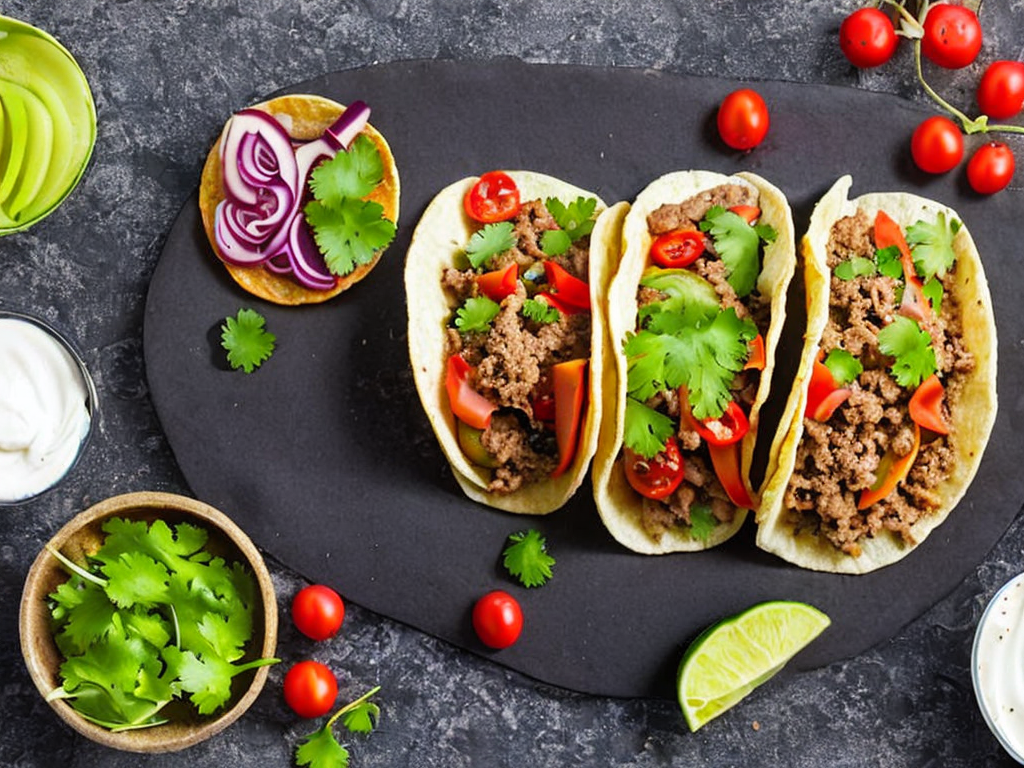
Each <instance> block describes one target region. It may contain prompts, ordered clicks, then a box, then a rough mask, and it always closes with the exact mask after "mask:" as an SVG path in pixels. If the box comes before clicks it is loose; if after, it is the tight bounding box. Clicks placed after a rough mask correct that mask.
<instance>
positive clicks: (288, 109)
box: [199, 94, 400, 305]
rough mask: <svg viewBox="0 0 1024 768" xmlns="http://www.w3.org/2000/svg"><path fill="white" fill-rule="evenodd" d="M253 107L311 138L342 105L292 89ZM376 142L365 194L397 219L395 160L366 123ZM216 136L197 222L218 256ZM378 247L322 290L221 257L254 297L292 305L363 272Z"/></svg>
mask: <svg viewBox="0 0 1024 768" xmlns="http://www.w3.org/2000/svg"><path fill="white" fill-rule="evenodd" d="M252 108H253V109H260V110H262V111H264V112H267V113H269V114H271V115H273V116H274V117H275V118H277V120H278V121H279V122H280V123H281V124H282V125H283V126H284V127H285V129H286V130H287V131H288V133H289V134H290V135H291V137H292V138H293V139H298V140H300V141H312V140H313V139H317V138H319V137H320V136H322V135H323V132H324V131H325V130H326V129H327V128H329V127H330V126H331V125H332V124H333V123H334V121H335V120H337V119H338V117H339V116H340V115H341V114H342V113H343V112H344V111H345V107H344V106H343V105H341V104H338V103H337V102H334V101H331V100H330V99H326V98H324V97H323V96H315V95H309V94H296V95H289V96H279V97H278V98H275V99H271V100H270V101H265V102H263V103H261V104H255V105H253V107H252ZM362 135H365V136H367V137H368V138H369V139H370V140H372V141H373V143H374V144H375V145H376V147H377V151H378V152H379V153H380V159H381V162H382V163H383V165H384V179H383V180H382V181H381V183H380V184H378V185H377V188H376V189H374V191H373V192H372V193H371V194H370V195H369V197H367V198H366V199H367V200H373V201H374V202H377V203H380V204H381V205H382V206H384V217H385V218H387V219H390V220H391V221H393V222H394V223H395V224H397V223H398V203H399V196H400V195H399V193H400V188H399V180H398V168H397V166H396V165H395V158H394V155H392V154H391V147H389V146H388V143H387V141H386V140H385V139H384V137H383V136H382V135H381V134H380V132H379V131H377V129H376V128H374V127H373V126H371V125H369V124H367V125H366V127H365V128H364V129H363V131H362ZM220 144H221V142H220V140H218V141H217V143H216V144H214V146H213V148H212V149H211V150H210V153H209V154H208V155H207V157H206V163H205V165H203V174H202V178H201V180H200V184H199V210H200V212H201V213H202V217H203V227H204V228H205V229H206V236H207V238H209V240H210V245H211V246H212V247H213V250H214V252H215V253H217V255H218V258H220V250H219V249H218V247H217V239H216V237H215V235H214V214H215V212H216V210H217V205H218V204H219V203H220V202H221V200H223V199H224V189H223V186H222V183H221V178H222V174H221V161H220ZM383 252H384V251H383V250H381V251H378V252H377V253H376V255H375V256H374V258H373V261H371V262H370V263H369V264H362V265H359V266H357V267H356V268H355V269H354V270H352V271H351V272H350V273H348V274H347V275H344V276H342V277H339V278H338V281H337V284H336V285H335V286H334V288H332V289H330V290H327V291H315V290H310V289H309V288H305V287H303V286H302V285H300V284H299V283H297V282H296V281H294V280H292V279H291V278H290V277H289V276H287V275H278V274H276V273H274V272H271V271H270V270H268V269H265V268H264V267H263V266H262V265H256V266H252V267H242V266H238V265H236V264H231V263H228V262H226V261H224V260H223V259H220V261H221V263H222V264H224V266H225V267H226V268H227V270H228V272H229V273H230V274H231V277H232V278H234V280H235V282H236V283H238V284H239V285H240V286H241V287H242V288H244V289H245V290H247V291H248V292H249V293H252V294H255V295H256V296H259V297H260V298H263V299H266V300H267V301H271V302H273V303H275V304H284V305H296V304H316V303H319V302H322V301H327V300H328V299H331V298H333V297H335V296H337V295H338V294H339V293H341V292H342V291H344V290H346V289H347V288H350V287H351V286H353V285H355V284H356V283H358V282H359V281H360V280H362V279H363V278H364V277H366V276H367V275H368V274H369V273H370V270H372V269H373V268H374V267H375V266H376V265H377V262H378V261H379V260H380V257H381V255H382V254H383Z"/></svg>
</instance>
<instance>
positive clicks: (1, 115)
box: [0, 16, 96, 235]
mask: <svg viewBox="0 0 1024 768" xmlns="http://www.w3.org/2000/svg"><path fill="white" fill-rule="evenodd" d="M95 143H96V107H95V105H94V104H93V100H92V93H91V91H90V90H89V83H88V81H86V79H85V75H84V74H83V73H82V70H81V68H80V67H79V66H78V62H76V61H75V59H74V57H73V56H72V55H71V54H70V53H69V52H68V50H67V49H66V48H65V47H64V46H63V45H61V44H60V43H59V42H57V41H56V40H55V39H54V38H53V37H52V36H50V35H49V34H47V33H46V32H43V31H42V30H41V29H37V28H36V27H33V26H31V25H30V24H26V23H24V22H22V21H18V20H16V19H11V18H8V17H6V16H0V235H6V234H10V233H12V232H19V231H21V230H23V229H26V228H28V227H30V226H32V225H33V224H35V223H36V222H37V221H39V220H40V219H42V218H43V217H44V216H46V215H47V214H49V213H50V212H51V211H53V210H54V209H55V208H56V207H57V206H58V205H59V204H60V203H61V201H63V200H64V198H65V197H67V196H68V195H69V194H70V193H71V190H73V189H74V188H75V185H76V184H78V180H79V179H80V178H82V174H83V173H84V172H85V168H86V165H88V163H89V158H90V157H91V156H92V150H93V146H94V145H95Z"/></svg>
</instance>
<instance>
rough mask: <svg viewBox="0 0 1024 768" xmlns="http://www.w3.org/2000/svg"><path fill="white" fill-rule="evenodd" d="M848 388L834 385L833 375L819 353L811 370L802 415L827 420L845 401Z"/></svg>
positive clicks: (848, 391)
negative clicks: (805, 404)
mask: <svg viewBox="0 0 1024 768" xmlns="http://www.w3.org/2000/svg"><path fill="white" fill-rule="evenodd" d="M849 396H850V390H849V389H846V388H845V387H844V388H840V387H837V386H836V380H835V377H833V376H832V371H830V370H829V369H828V366H827V365H825V364H824V363H823V362H822V361H821V355H819V356H818V357H817V358H816V359H815V361H814V368H813V370H812V371H811V383H810V385H809V386H808V387H807V406H806V407H805V408H804V417H805V418H808V419H814V420H815V421H828V420H829V419H830V418H832V414H833V413H835V410H836V408H838V407H839V406H840V405H842V404H843V403H845V402H846V399H847V398H848V397H849Z"/></svg>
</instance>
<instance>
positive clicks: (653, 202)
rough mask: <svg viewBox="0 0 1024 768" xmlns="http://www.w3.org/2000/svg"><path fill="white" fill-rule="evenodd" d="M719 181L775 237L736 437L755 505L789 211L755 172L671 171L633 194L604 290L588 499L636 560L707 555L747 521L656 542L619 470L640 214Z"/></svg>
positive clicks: (641, 254) (780, 318)
mask: <svg viewBox="0 0 1024 768" xmlns="http://www.w3.org/2000/svg"><path fill="white" fill-rule="evenodd" d="M725 183H737V184H743V185H745V186H752V187H754V188H756V189H757V190H758V193H759V198H760V207H761V222H763V223H765V224H770V225H771V226H772V227H774V228H775V231H776V233H777V237H776V239H775V242H773V243H770V244H768V245H767V246H766V247H765V249H764V259H763V264H762V269H761V273H760V275H759V276H758V279H757V290H758V291H760V292H761V293H762V294H763V295H765V296H768V297H770V306H771V310H770V311H771V321H770V325H769V328H768V332H767V333H766V334H765V339H764V341H765V359H766V363H765V368H764V371H762V373H761V378H760V382H759V383H758V389H757V393H756V396H755V400H754V403H753V405H752V407H751V412H750V414H749V419H750V432H749V433H748V434H747V436H746V437H744V438H743V441H742V444H741V474H742V475H743V479H744V483H745V484H746V485H747V490H748V491H749V492H750V493H751V498H752V499H754V500H755V503H756V499H757V493H756V490H755V489H753V488H751V487H750V479H749V478H750V468H751V465H752V463H753V456H754V447H755V445H756V440H757V433H758V426H759V422H760V419H759V415H760V410H761V406H762V405H763V404H764V402H765V401H766V400H767V399H768V394H769V391H770V388H771V379H772V373H773V371H774V367H775V363H774V361H775V353H776V349H777V347H778V345H779V339H780V338H781V334H782V327H783V325H784V323H785V317H786V291H787V288H788V286H789V282H790V280H791V279H792V277H793V273H794V271H795V268H796V256H795V234H794V231H793V217H792V212H791V211H790V208H789V204H788V202H787V201H786V197H785V195H784V194H782V192H781V191H780V190H779V189H778V188H776V187H775V186H773V185H772V184H770V183H769V182H767V181H766V180H765V179H762V178H761V177H759V176H756V175H755V174H751V173H740V174H736V175H735V176H725V175H723V174H719V173H713V172H709V171H678V172H675V173H670V174H668V175H666V176H663V177H661V178H660V179H657V180H656V181H654V182H652V183H651V184H650V185H649V186H648V187H647V188H646V189H644V190H643V192H641V193H640V195H639V196H638V197H637V199H636V201H635V202H634V203H633V206H632V209H631V210H630V212H629V214H628V215H627V216H626V219H625V222H624V224H623V230H622V243H621V248H622V259H621V262H620V265H619V269H618V271H617V273H616V274H615V276H614V278H613V280H612V283H611V286H610V287H609V290H608V307H607V313H608V317H607V325H608V335H607V339H608V340H607V352H606V355H605V363H604V374H603V378H604V384H603V385H602V386H603V389H604V392H605V395H604V404H603V406H602V410H603V412H604V414H603V415H604V418H603V421H602V424H601V429H600V435H599V437H598V448H597V453H596V455H595V457H594V472H593V483H594V500H595V502H596V504H597V509H598V513H599V514H600V515H601V519H602V520H603V521H604V524H605V526H606V527H607V528H608V530H609V532H610V533H611V534H612V536H614V537H615V539H616V540H618V541H619V542H620V543H621V544H623V545H624V546H626V547H628V548H629V549H631V550H633V551H634V552H640V553H642V554H648V555H660V554H667V553H669V552H691V551H697V550H702V549H708V548H710V547H713V546H716V545H718V544H721V543H722V542H723V541H725V540H727V539H728V538H730V537H731V536H733V535H734V534H735V533H736V532H737V531H738V530H739V529H740V528H741V527H742V525H743V522H744V520H745V519H746V516H747V511H746V510H741V509H738V508H737V510H736V513H735V514H734V516H733V520H732V522H731V523H728V524H719V525H717V526H715V529H714V531H713V532H712V534H711V536H709V537H708V539H707V540H701V539H698V538H694V537H693V536H691V535H690V534H689V532H688V531H686V530H684V529H683V528H682V527H675V528H672V529H670V530H668V531H666V532H665V533H663V534H662V535H661V536H660V537H658V538H654V537H652V536H651V535H650V534H649V533H648V532H647V531H646V530H645V529H644V527H643V525H642V524H641V511H642V508H643V501H642V497H641V496H640V494H638V493H637V492H636V491H634V490H633V489H632V487H630V485H629V483H628V482H627V480H626V477H625V473H624V472H623V471H622V469H621V468H620V467H619V466H618V458H619V454H620V452H621V449H622V442H623V436H624V433H625V414H626V391H627V387H626V375H627V373H626V372H627V367H626V365H627V361H626V356H625V354H624V353H623V350H622V343H623V339H625V337H626V334H628V333H632V332H633V331H634V330H635V329H636V319H637V300H636V292H637V286H638V285H639V282H640V277H641V274H642V273H643V271H644V268H645V267H646V266H647V254H648V251H649V250H650V245H651V242H652V238H651V235H650V233H649V232H648V228H647V216H648V215H649V214H650V213H651V212H653V211H654V210H656V209H657V208H658V207H660V206H661V205H662V204H664V203H677V202H683V201H684V200H688V199H689V198H691V197H693V196H694V195H696V194H698V193H699V192H701V191H703V190H707V189H711V188H713V187H716V186H718V185H720V184H725ZM782 437H783V434H782V430H780V431H779V432H777V433H776V434H775V435H774V436H773V440H772V447H771V449H770V451H769V458H768V462H769V463H768V470H767V471H766V473H765V477H769V476H770V475H769V472H774V471H775V465H776V456H777V453H778V447H779V445H780V444H781V441H782Z"/></svg>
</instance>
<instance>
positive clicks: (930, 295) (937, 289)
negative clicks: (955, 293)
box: [921, 277, 945, 315]
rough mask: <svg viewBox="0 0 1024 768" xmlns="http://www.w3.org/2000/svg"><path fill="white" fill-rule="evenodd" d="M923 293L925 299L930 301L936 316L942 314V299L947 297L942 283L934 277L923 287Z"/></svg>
mask: <svg viewBox="0 0 1024 768" xmlns="http://www.w3.org/2000/svg"><path fill="white" fill-rule="evenodd" d="M921 291H922V292H923V293H924V297H925V298H926V299H928V303H929V304H931V307H932V311H933V312H935V314H936V315H940V314H942V297H943V296H944V295H945V290H944V289H943V287H942V281H941V280H939V279H938V278H937V277H933V278H932V279H931V280H929V281H928V282H926V283H925V284H924V285H923V286H921Z"/></svg>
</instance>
